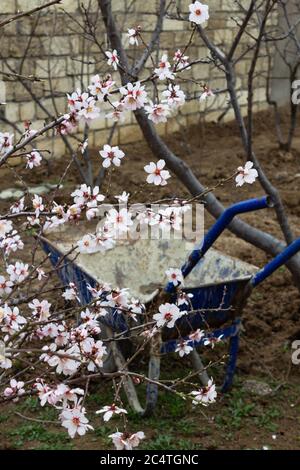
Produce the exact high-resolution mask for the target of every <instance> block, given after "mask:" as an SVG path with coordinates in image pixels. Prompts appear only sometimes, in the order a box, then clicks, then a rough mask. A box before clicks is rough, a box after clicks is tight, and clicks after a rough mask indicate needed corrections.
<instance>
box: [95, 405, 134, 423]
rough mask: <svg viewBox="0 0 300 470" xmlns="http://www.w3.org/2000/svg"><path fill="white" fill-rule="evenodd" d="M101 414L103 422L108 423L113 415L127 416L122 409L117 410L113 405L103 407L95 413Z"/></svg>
mask: <svg viewBox="0 0 300 470" xmlns="http://www.w3.org/2000/svg"><path fill="white" fill-rule="evenodd" d="M102 413H103V421H105V422H107V421H109V420H110V419H111V418H112V417H113V416H114V415H120V414H127V411H126V410H124V408H119V407H118V406H117V405H115V404H114V403H113V404H112V405H110V406H104V407H103V408H101V410H98V411H96V415H99V414H102Z"/></svg>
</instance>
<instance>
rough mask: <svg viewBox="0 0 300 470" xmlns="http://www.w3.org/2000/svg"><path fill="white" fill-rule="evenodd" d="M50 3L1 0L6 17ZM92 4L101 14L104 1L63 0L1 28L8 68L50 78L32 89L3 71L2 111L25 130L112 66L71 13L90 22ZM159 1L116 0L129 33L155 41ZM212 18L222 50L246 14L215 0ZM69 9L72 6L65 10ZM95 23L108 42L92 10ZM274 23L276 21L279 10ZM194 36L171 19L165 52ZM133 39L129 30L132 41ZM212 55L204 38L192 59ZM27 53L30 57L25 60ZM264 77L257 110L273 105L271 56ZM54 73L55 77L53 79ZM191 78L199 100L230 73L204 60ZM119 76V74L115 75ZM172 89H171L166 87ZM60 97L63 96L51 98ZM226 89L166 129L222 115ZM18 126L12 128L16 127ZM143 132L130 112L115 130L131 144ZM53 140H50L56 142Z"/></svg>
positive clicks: (241, 74) (243, 95)
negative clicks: (268, 82) (85, 12)
mask: <svg viewBox="0 0 300 470" xmlns="http://www.w3.org/2000/svg"><path fill="white" fill-rule="evenodd" d="M43 3H44V0H1V3H0V13H1V15H0V20H1V19H3V18H5V15H11V14H13V13H15V12H16V11H18V9H20V10H26V9H29V8H32V7H35V6H37V5H39V4H43ZM81 3H84V5H86V6H87V5H88V4H89V3H91V5H92V7H91V11H92V12H95V11H96V5H97V2H96V0H91V1H90V0H63V2H62V7H63V8H62V7H58V6H56V7H51V8H50V9H48V10H47V11H43V12H42V13H41V14H40V16H39V17H38V15H37V14H35V15H33V16H31V17H25V18H23V19H20V20H19V21H16V22H13V23H11V24H10V25H7V26H6V27H5V28H3V29H2V31H1V34H2V36H1V48H0V54H1V60H0V71H2V72H9V71H10V70H11V69H12V70H14V71H15V72H17V73H21V74H23V75H27V76H28V75H34V76H37V77H39V78H41V79H42V81H41V82H33V83H31V82H28V81H26V82H25V83H26V84H27V87H28V90H27V91H26V90H25V89H24V87H23V86H22V85H21V84H20V83H18V82H17V81H11V80H10V79H9V78H7V77H5V76H4V75H2V79H3V81H2V82H1V86H0V94H2V97H1V100H2V101H3V99H4V98H5V101H6V103H7V105H6V106H5V107H1V108H0V109H1V112H2V116H3V117H4V119H7V120H9V121H11V122H13V123H15V124H16V125H18V126H19V128H20V127H21V128H22V126H23V125H22V122H24V121H25V120H31V121H32V123H33V124H32V127H33V128H39V127H41V126H42V125H43V123H44V119H45V118H46V117H47V113H46V112H45V109H46V110H47V111H48V112H50V113H51V115H53V116H55V115H56V114H57V112H58V113H59V112H64V111H65V110H66V93H67V92H71V91H73V90H74V89H75V88H76V87H78V86H80V87H86V86H87V85H88V84H89V81H90V77H91V76H92V75H94V74H95V73H100V74H101V72H104V71H105V70H106V71H107V67H106V63H105V61H103V57H102V55H101V53H100V52H99V48H98V47H97V46H96V45H95V44H93V43H91V42H89V41H88V40H86V38H84V36H83V35H82V34H81V29H80V26H79V25H78V24H76V22H74V21H72V19H71V18H70V16H68V15H67V14H66V12H67V13H68V14H69V15H71V16H72V17H73V18H74V19H75V21H78V22H79V24H80V23H82V15H81V13H80V11H79V5H80V4H81ZM157 3H158V2H157V1H156V0H147V2H144V1H140V0H138V1H135V2H134V1H132V0H113V9H114V11H115V12H116V17H117V20H118V23H119V24H120V25H121V27H122V30H123V31H127V28H129V27H132V26H136V25H138V24H139V25H141V26H142V29H143V35H144V37H145V40H146V41H147V40H148V39H149V37H150V35H151V32H152V31H153V25H154V24H155V20H156V15H155V14H156V11H157ZM175 3H176V5H177V6H178V7H179V8H180V10H181V11H183V12H186V13H187V12H188V5H189V3H190V0H177V2H175ZM208 3H209V6H210V15H211V19H210V21H209V22H208V27H207V30H208V33H209V35H210V37H211V38H212V39H214V41H215V42H216V43H217V44H218V45H219V46H220V47H221V48H225V49H226V48H228V47H229V45H230V44H231V42H232V39H233V37H234V35H235V33H236V30H237V27H236V23H235V22H234V21H233V20H232V19H231V17H237V16H238V12H239V10H238V7H237V5H236V3H235V2H234V1H232V0H210V1H209V2H208ZM63 9H64V10H65V11H64V10H63ZM92 19H93V21H95V22H96V24H97V38H98V40H99V42H101V43H103V44H104V47H106V35H105V31H104V29H103V25H102V22H101V19H98V20H97V19H96V17H95V13H93V14H92ZM271 22H272V23H273V24H276V22H277V17H276V14H274V15H273V17H272V19H271ZM189 36H190V26H187V23H186V22H182V21H174V20H171V19H166V20H165V21H164V28H163V33H162V35H161V44H160V51H158V55H159V56H160V55H161V54H162V52H163V51H168V52H169V55H170V57H173V54H174V51H175V50H176V49H177V48H183V47H184V45H185V44H186V42H187V40H188V38H189ZM125 40H126V38H125V35H124V41H125ZM248 43H249V38H248V37H247V35H245V36H244V38H243V41H242V42H241V44H240V46H239V51H240V52H242V51H243V50H245V49H246V48H247V45H248ZM128 53H129V54H130V56H131V57H132V58H134V57H136V55H137V54H139V53H140V49H138V50H137V49H134V48H132V47H131V48H129V47H128ZM207 54H208V51H207V49H206V47H204V46H203V44H202V43H201V40H200V38H198V37H195V40H194V42H193V44H192V45H191V47H190V48H189V51H188V55H189V56H190V60H196V59H199V58H205V57H206V56H207ZM24 55H26V58H25V59H24ZM249 61H250V56H249V55H248V54H246V55H245V56H244V58H243V60H241V61H240V62H239V63H238V65H237V86H238V89H239V99H240V103H241V105H242V109H243V111H245V110H246V103H247V92H246V83H247V77H246V74H247V70H248V69H249V63H250V62H249ZM150 69H151V62H150V61H148V64H147V69H146V70H145V72H144V76H146V75H147V74H148V73H149V70H150ZM257 70H258V71H259V72H260V74H259V76H258V77H257V79H256V86H255V95H254V103H255V110H259V109H262V108H263V107H265V104H266V100H265V78H264V77H263V73H264V72H265V70H266V60H265V58H264V57H261V58H260V59H259V63H258V69H257ZM49 77H50V80H49ZM185 77H190V78H192V79H193V80H194V81H197V82H198V83H186V82H182V84H181V86H182V88H183V89H184V90H185V91H186V93H187V94H188V96H190V97H192V96H194V95H195V93H196V94H197V95H199V94H200V90H201V88H200V85H199V82H201V83H208V84H209V85H210V86H211V87H212V88H223V87H224V86H225V81H224V77H223V73H222V72H220V71H218V70H217V69H216V68H215V67H213V66H210V65H207V64H204V65H203V64H199V65H197V66H196V67H193V68H192V71H190V72H185ZM115 78H116V80H118V74H115ZM163 88H164V87H163ZM31 92H32V93H34V95H35V96H36V97H37V98H38V100H39V102H40V104H41V105H42V107H43V108H44V109H43V108H41V106H39V105H38V103H37V102H34V101H33V100H32V97H31V94H30V93H31ZM52 94H54V95H55V99H54V100H53V99H52V98H51V95H52ZM227 104H228V97H227V95H226V94H222V95H219V96H218V97H217V98H216V99H215V100H213V101H212V102H208V103H206V104H204V103H202V104H200V103H199V101H198V100H190V101H188V103H187V104H186V105H185V106H184V107H183V108H181V111H180V114H178V115H177V116H176V117H175V118H173V119H170V120H169V121H168V122H167V123H166V124H162V125H159V126H158V129H159V132H160V133H161V134H166V133H171V132H174V131H177V130H179V129H180V128H184V127H186V126H188V125H189V124H192V123H195V122H198V120H199V118H200V116H202V115H203V114H202V113H203V112H204V111H205V113H206V119H208V120H214V119H216V118H217V117H218V116H219V115H220V114H221V112H222V110H225V109H226V108H227V107H228V106H227ZM225 118H226V119H230V118H232V113H231V112H229V113H227V114H226V117H225ZM111 125H112V123H111V122H108V120H107V119H106V118H105V116H102V117H101V118H99V119H98V120H96V121H94V122H93V123H92V126H91V128H92V135H91V138H90V144H92V145H95V146H97V147H99V146H100V145H102V144H103V143H105V142H106V141H107V139H108V136H109V133H110V128H111ZM6 128H7V129H9V127H8V126H6V125H5V123H1V130H2V131H3V130H5V129H6ZM10 129H11V128H10ZM140 137H141V134H140V131H139V129H138V127H137V125H136V124H135V121H134V116H133V115H130V116H129V117H128V118H127V120H126V122H125V123H124V124H123V125H122V126H120V127H119V126H118V129H117V131H116V133H115V135H114V142H115V143H116V142H118V143H127V142H131V141H135V140H137V139H139V138H140ZM45 144H49V145H50V139H49V142H45ZM51 145H54V147H52V150H53V152H54V155H55V156H60V155H61V154H62V152H63V145H62V142H61V141H60V139H55V142H54V143H53V142H52V144H51Z"/></svg>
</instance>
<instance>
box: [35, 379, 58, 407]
mask: <svg viewBox="0 0 300 470" xmlns="http://www.w3.org/2000/svg"><path fill="white" fill-rule="evenodd" d="M33 387H34V389H35V390H36V391H37V395H38V397H39V400H40V405H41V406H45V405H46V403H49V404H54V403H52V402H51V399H50V396H51V394H52V392H53V391H52V389H51V388H50V387H49V385H47V384H45V383H44V381H43V380H42V379H37V381H36V383H35V384H34V385H33Z"/></svg>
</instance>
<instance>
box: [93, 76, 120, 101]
mask: <svg viewBox="0 0 300 470" xmlns="http://www.w3.org/2000/svg"><path fill="white" fill-rule="evenodd" d="M114 84H115V82H114V81H113V80H112V79H111V76H110V75H109V76H108V77H107V78H106V79H105V80H101V78H100V77H99V75H95V76H94V77H92V80H91V85H89V87H88V88H89V90H90V93H91V95H93V96H96V97H97V99H98V101H100V102H103V101H104V100H105V99H106V97H108V96H110V91H111V89H112V87H113V86H114Z"/></svg>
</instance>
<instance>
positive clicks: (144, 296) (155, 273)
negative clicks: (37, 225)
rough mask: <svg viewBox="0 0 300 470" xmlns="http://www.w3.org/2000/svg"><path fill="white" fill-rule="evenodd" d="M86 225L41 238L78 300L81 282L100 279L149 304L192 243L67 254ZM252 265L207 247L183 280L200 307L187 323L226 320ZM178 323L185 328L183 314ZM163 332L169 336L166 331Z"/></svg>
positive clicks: (115, 319) (117, 321)
mask: <svg viewBox="0 0 300 470" xmlns="http://www.w3.org/2000/svg"><path fill="white" fill-rule="evenodd" d="M92 227H93V225H92V226H91V228H90V227H89V228H87V226H86V225H85V224H78V225H76V226H72V227H71V228H70V225H68V226H64V225H63V226H61V227H59V229H58V230H55V231H49V232H48V233H47V234H46V237H41V244H42V246H43V249H44V250H45V252H46V253H48V254H49V256H50V260H51V262H52V264H53V266H57V265H59V269H58V274H59V276H60V278H61V280H62V282H63V283H64V284H65V285H68V283H69V282H74V284H75V285H76V286H77V289H78V293H79V298H80V300H81V303H82V304H87V303H89V302H90V301H91V294H90V292H89V291H88V289H87V286H88V285H91V286H95V285H96V284H97V283H101V282H107V283H109V284H110V285H111V287H112V288H116V287H119V288H128V289H129V291H130V294H131V295H132V296H133V297H134V298H137V299H139V300H140V301H141V302H143V303H144V304H149V303H150V302H151V301H152V300H153V299H154V298H155V297H156V295H157V294H158V292H159V289H160V288H161V287H163V286H164V285H165V271H166V270H167V269H168V268H170V267H175V266H180V265H181V264H182V262H183V261H184V260H185V259H186V258H187V255H188V254H189V253H190V251H191V250H192V249H193V247H194V243H192V242H187V241H186V240H176V239H170V240H162V239H159V240H141V239H140V240H126V241H123V242H121V243H119V244H118V245H117V246H116V247H115V248H113V249H112V250H109V251H106V252H98V253H92V254H81V253H79V251H78V249H75V250H74V251H72V253H70V254H69V255H68V253H69V252H70V250H71V249H72V248H74V247H76V244H77V241H78V240H79V239H80V238H81V237H82V236H83V235H84V234H85V233H86V232H87V231H92ZM257 270H258V268H257V267H256V266H253V265H251V264H249V263H246V262H243V261H240V260H238V259H236V258H234V257H231V256H228V255H224V254H223V253H221V252H219V251H218V250H215V249H210V250H209V251H208V252H207V253H206V255H205V256H204V257H203V258H202V259H201V260H200V261H199V262H198V264H197V265H196V266H195V268H194V269H193V270H192V271H191V273H190V274H189V275H188V276H187V277H186V279H185V289H184V290H185V291H187V292H190V293H192V294H193V298H192V305H193V309H194V310H197V309H198V310H200V313H199V314H196V315H192V316H191V317H190V318H189V320H191V321H192V324H193V326H194V327H195V328H196V327H198V328H200V327H204V326H205V324H207V323H209V324H210V325H213V326H218V325H222V324H224V323H225V322H226V321H227V320H229V319H230V318H231V316H232V312H231V311H230V310H229V307H230V305H231V303H232V299H233V298H234V296H235V295H236V293H237V292H238V290H239V288H240V287H242V286H244V284H245V283H246V282H247V281H248V280H249V279H250V278H251V277H252V276H253V274H255V273H256V272H257ZM206 310H207V311H206ZM105 319H106V321H108V323H109V326H111V327H113V329H115V330H120V329H121V330H124V329H126V328H127V327H126V325H125V324H124V320H123V316H122V315H120V314H118V315H113V316H112V315H109V316H108V318H106V317H105ZM179 322H180V324H181V325H182V326H183V329H184V330H185V329H186V328H185V326H184V325H185V324H186V319H184V318H183V319H181V320H179ZM165 330H166V331H167V330H170V329H169V328H168V329H165ZM167 333H168V335H169V337H170V331H167Z"/></svg>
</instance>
